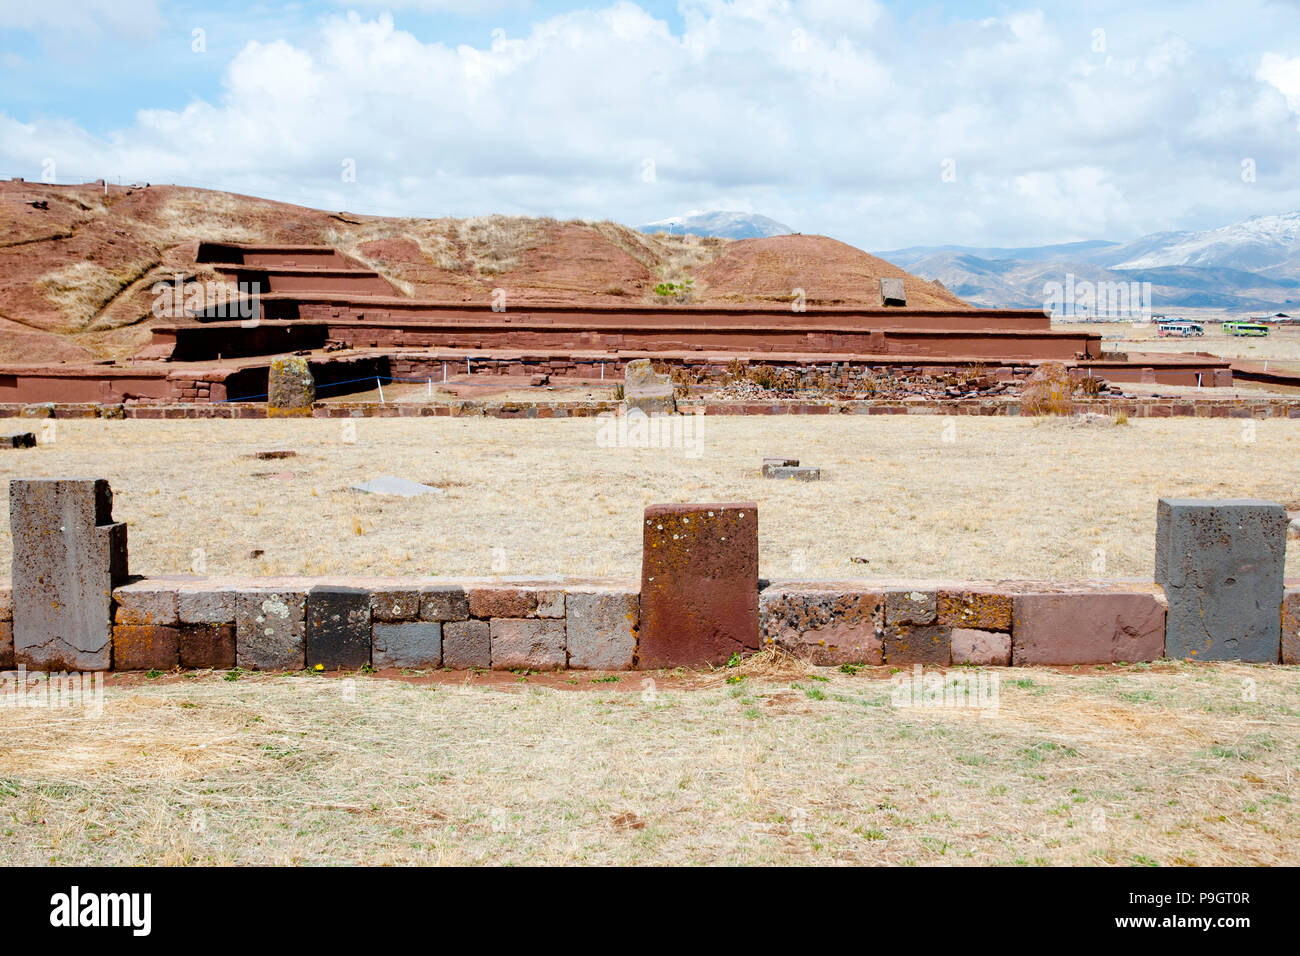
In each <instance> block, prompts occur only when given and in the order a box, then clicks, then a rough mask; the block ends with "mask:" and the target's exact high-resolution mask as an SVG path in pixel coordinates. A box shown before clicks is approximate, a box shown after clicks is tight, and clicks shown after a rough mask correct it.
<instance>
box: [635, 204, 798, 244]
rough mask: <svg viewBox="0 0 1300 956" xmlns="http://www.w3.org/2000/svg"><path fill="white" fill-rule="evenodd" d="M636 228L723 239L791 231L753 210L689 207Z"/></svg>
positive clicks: (783, 234)
mask: <svg viewBox="0 0 1300 956" xmlns="http://www.w3.org/2000/svg"><path fill="white" fill-rule="evenodd" d="M636 228H637V231H638V232H668V233H677V234H683V233H691V234H693V235H696V236H720V237H721V238H723V239H760V238H763V237H765V236H787V235H789V234H790V233H791V232H793V231H794V230H793V229H791V228H790V227H789V226H787V225H786V224H785V223H781V222H777V221H776V220H775V219H769V218H768V217H767V216H760V215H759V214H758V213H754V212H719V211H712V212H702V211H700V210H692V211H691V212H688V213H686V214H685V215H682V216H674V217H672V218H671V219H660V220H659V221H658V222H648V223H646V224H645V225H644V226H637V227H636Z"/></svg>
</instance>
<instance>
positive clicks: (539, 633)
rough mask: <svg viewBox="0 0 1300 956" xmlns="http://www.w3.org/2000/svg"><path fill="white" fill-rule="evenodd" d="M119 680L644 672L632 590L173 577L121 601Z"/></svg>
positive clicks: (142, 585)
mask: <svg viewBox="0 0 1300 956" xmlns="http://www.w3.org/2000/svg"><path fill="white" fill-rule="evenodd" d="M113 598H114V602H115V610H114V617H113V666H114V667H115V668H116V669H118V670H148V669H156V670H170V669H172V668H175V667H178V666H179V667H187V668H191V667H217V668H229V667H235V666H236V665H238V666H239V667H243V668H245V669H249V670H301V669H302V668H304V667H306V668H319V669H323V670H337V669H340V668H347V669H355V668H358V667H361V666H364V665H367V664H369V665H372V666H373V667H375V668H377V669H384V668H436V667H450V668H453V669H462V668H493V669H496V670H517V669H527V670H562V669H565V668H598V669H601V670H627V669H630V668H632V667H634V666H635V663H636V648H637V624H638V621H639V610H638V594H637V590H636V588H635V587H634V586H629V585H625V584H619V583H610V582H592V581H570V582H535V583H504V582H501V581H491V580H486V579H483V580H448V579H442V580H440V579H433V578H425V579H413V578H389V579H384V578H369V579H366V578H273V579H270V578H264V579H233V578H232V579H221V578H188V579H182V578H171V579H157V578H154V579H147V580H139V581H134V582H132V583H130V584H127V585H124V586H122V587H119V588H117V589H115V590H114V592H113Z"/></svg>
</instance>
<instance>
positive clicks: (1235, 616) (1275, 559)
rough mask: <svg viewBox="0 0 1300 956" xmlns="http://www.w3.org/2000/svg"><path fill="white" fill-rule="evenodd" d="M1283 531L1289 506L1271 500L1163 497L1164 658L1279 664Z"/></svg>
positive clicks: (1159, 547)
mask: <svg viewBox="0 0 1300 956" xmlns="http://www.w3.org/2000/svg"><path fill="white" fill-rule="evenodd" d="M1286 526H1287V515H1286V509H1285V508H1283V507H1282V506H1281V505H1280V504H1274V503H1273V502H1269V501H1254V500H1249V499H1210V500H1204V501H1201V500H1197V499H1193V498H1161V499H1160V504H1159V506H1158V508H1157V510H1156V582H1157V583H1158V584H1159V585H1160V586H1161V587H1162V588H1164V589H1165V597H1166V598H1167V599H1168V601H1169V614H1168V618H1167V624H1166V630H1165V656H1166V657H1171V658H1175V659H1191V660H1198V661H1225V660H1241V661H1266V662H1270V663H1276V662H1277V660H1278V657H1279V653H1280V648H1281V641H1282V621H1281V610H1282V590H1283V584H1282V574H1283V565H1284V563H1285V560H1286Z"/></svg>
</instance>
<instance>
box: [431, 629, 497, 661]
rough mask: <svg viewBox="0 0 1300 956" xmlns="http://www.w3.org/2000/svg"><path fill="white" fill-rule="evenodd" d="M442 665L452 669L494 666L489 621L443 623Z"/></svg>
mask: <svg viewBox="0 0 1300 956" xmlns="http://www.w3.org/2000/svg"><path fill="white" fill-rule="evenodd" d="M442 666H443V667H446V668H450V669H451V670H454V671H458V670H468V669H469V668H471V667H491V666H492V640H491V634H490V631H489V629H488V622H487V621H448V622H447V623H445V624H443V625H442Z"/></svg>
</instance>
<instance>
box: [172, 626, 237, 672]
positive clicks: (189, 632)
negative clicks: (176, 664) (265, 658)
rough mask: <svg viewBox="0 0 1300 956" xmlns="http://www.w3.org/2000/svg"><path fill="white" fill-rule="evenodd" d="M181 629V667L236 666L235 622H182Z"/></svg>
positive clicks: (225, 667)
mask: <svg viewBox="0 0 1300 956" xmlns="http://www.w3.org/2000/svg"><path fill="white" fill-rule="evenodd" d="M179 630H180V639H179V643H180V661H181V667H194V668H204V667H211V668H213V669H214V670H228V669H230V668H232V667H234V666H235V627H234V625H233V624H182V625H181V626H180V628H179Z"/></svg>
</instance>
